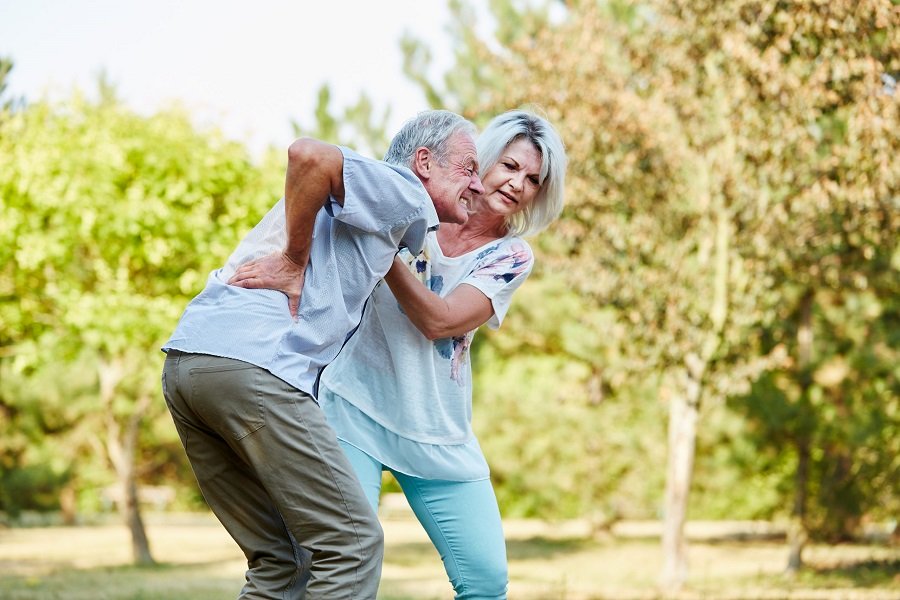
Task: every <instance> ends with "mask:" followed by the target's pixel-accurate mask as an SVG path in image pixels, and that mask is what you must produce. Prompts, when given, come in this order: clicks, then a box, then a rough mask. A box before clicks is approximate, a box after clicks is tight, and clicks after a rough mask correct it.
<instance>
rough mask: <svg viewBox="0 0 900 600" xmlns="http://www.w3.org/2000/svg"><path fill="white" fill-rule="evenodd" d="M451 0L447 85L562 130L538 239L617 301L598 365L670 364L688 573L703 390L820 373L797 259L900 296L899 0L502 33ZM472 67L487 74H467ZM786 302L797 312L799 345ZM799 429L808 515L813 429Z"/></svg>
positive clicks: (810, 299) (525, 25)
mask: <svg viewBox="0 0 900 600" xmlns="http://www.w3.org/2000/svg"><path fill="white" fill-rule="evenodd" d="M455 6H456V18H457V25H456V30H457V32H458V33H459V34H460V35H461V39H462V40H463V47H464V50H463V51H461V52H460V53H458V55H457V56H458V65H457V68H456V69H454V70H453V74H452V75H449V76H448V78H447V89H448V90H451V91H450V92H447V95H448V96H449V97H450V98H452V99H453V100H451V101H448V102H447V103H448V104H450V105H454V104H456V105H458V106H461V107H463V109H464V110H465V111H467V114H468V115H469V116H472V117H473V118H474V119H476V120H478V121H480V122H481V121H483V120H485V119H487V118H490V117H491V116H493V115H494V114H496V113H498V112H501V111H503V110H506V109H508V108H510V107H515V106H522V105H535V104H537V105H539V106H541V107H542V108H543V110H544V111H545V112H546V114H547V115H548V116H549V117H550V119H551V121H553V122H554V123H556V124H557V125H558V126H559V128H560V129H561V131H562V134H563V138H564V140H566V143H567V146H568V149H569V153H570V157H571V163H570V164H571V165H572V167H571V170H570V173H569V175H570V183H569V185H568V190H567V192H568V193H567V203H568V206H567V210H566V213H565V214H564V216H563V219H562V220H561V222H560V223H559V224H558V225H557V226H556V228H555V232H554V234H552V235H551V236H549V237H550V239H547V238H545V240H546V241H545V242H544V243H543V244H541V248H540V250H541V252H540V258H541V259H542V260H543V261H544V262H545V263H546V264H548V265H550V270H553V271H556V272H559V273H565V274H569V275H570V278H569V281H568V283H569V285H570V287H571V289H573V290H575V291H576V292H577V294H578V295H579V296H581V297H582V298H583V301H584V305H585V306H588V307H590V306H596V307H598V309H599V307H600V306H603V307H605V308H604V309H605V310H609V309H612V310H613V311H614V315H615V318H614V320H613V322H614V324H615V325H617V326H618V327H620V328H621V329H622V330H624V331H627V334H626V336H627V338H628V339H627V341H625V342H623V343H621V344H620V347H622V348H623V349H624V350H625V355H626V356H627V357H628V358H627V359H626V360H624V361H621V362H619V363H618V364H615V363H613V364H610V363H608V362H607V361H606V360H603V359H600V358H599V357H598V358H595V359H594V360H593V361H589V364H591V369H590V370H591V371H594V372H597V373H600V374H601V378H602V379H603V380H605V381H615V380H616V379H617V376H618V375H619V373H620V372H621V371H620V369H627V370H628V373H627V377H628V378H636V377H648V376H651V375H653V374H656V375H658V376H659V381H660V382H661V384H660V394H661V396H662V397H663V398H665V399H666V401H667V403H668V406H669V414H670V425H669V432H670V433H669V439H670V446H669V467H668V476H667V491H666V503H665V505H666V509H665V516H666V526H665V535H664V541H663V544H664V547H665V549H666V557H667V558H666V563H665V569H664V573H663V577H662V579H663V583H664V585H665V586H666V587H667V588H669V589H675V588H677V587H678V586H680V585H681V583H682V582H683V581H684V578H685V576H686V562H685V553H684V538H683V533H682V532H683V523H684V520H685V518H686V516H687V509H688V491H689V489H690V484H691V476H692V473H693V460H694V445H695V440H696V437H697V429H696V428H697V423H698V418H699V417H700V414H701V406H702V404H703V402H702V401H703V400H704V399H705V400H706V401H707V404H708V401H709V400H716V401H717V402H716V403H715V404H716V406H718V407H719V408H722V404H721V399H722V398H724V397H727V396H734V395H739V394H742V393H744V392H746V390H748V389H751V388H750V386H751V384H753V383H754V382H756V381H762V380H763V379H764V378H765V377H766V373H769V372H773V371H776V370H782V369H784V370H786V371H787V372H794V373H797V374H798V375H799V374H800V373H805V374H807V375H805V376H804V377H805V378H806V380H809V374H810V373H813V372H815V369H816V367H817V365H816V357H815V353H814V352H813V351H812V349H811V348H810V347H809V344H808V340H809V339H810V335H809V334H810V332H811V327H812V321H811V318H810V316H809V315H812V314H813V306H814V305H815V299H816V298H818V297H820V296H819V295H818V294H819V292H818V291H817V290H818V289H819V283H816V284H814V285H812V286H806V287H801V288H800V289H799V290H798V286H797V281H798V279H799V281H810V282H813V281H816V282H822V281H823V277H824V276H825V275H824V273H825V270H824V269H823V266H825V265H827V264H828V263H835V264H837V265H839V267H838V268H837V269H832V271H836V272H839V273H840V275H839V276H835V275H834V274H832V275H831V277H832V278H833V281H832V283H830V284H829V286H828V287H830V288H831V290H835V291H837V290H846V291H847V292H848V293H849V294H850V295H851V296H852V295H854V294H856V292H853V291H852V290H853V289H854V286H855V287H856V289H859V286H860V283H859V282H865V283H864V284H863V285H866V286H869V285H871V286H874V287H875V289H877V290H878V291H876V292H874V294H875V296H876V297H885V298H889V297H891V294H895V288H894V287H893V285H894V284H892V283H890V282H892V281H894V280H896V279H897V278H896V273H894V272H892V270H895V268H894V267H888V266H887V265H888V264H890V261H891V260H892V258H891V257H893V256H894V255H895V253H896V239H894V238H896V235H894V236H890V232H894V233H896V231H897V230H898V223H897V221H896V214H897V211H896V208H895V207H894V210H890V208H891V206H893V205H895V204H896V192H895V191H892V190H896V188H897V186H896V179H895V178H896V173H897V172H898V170H900V169H897V164H896V160H897V159H896V158H895V157H896V156H897V148H896V146H897V138H896V136H895V135H892V134H891V131H895V130H896V128H897V121H896V119H897V107H896V100H895V99H892V98H891V97H890V96H887V95H885V94H883V93H882V92H881V90H882V85H881V81H880V77H881V75H882V74H884V73H885V72H896V70H897V67H898V65H897V60H898V59H897V57H898V52H897V50H898V38H897V31H898V30H900V28H898V27H897V25H898V22H897V21H898V13H897V11H896V9H895V8H894V7H893V6H892V4H891V3H890V2H887V1H886V0H881V1H875V0H872V1H867V2H859V3H852V2H812V3H799V4H797V3H795V4H790V3H782V2H775V1H749V0H735V1H731V2H711V1H709V2H707V1H675V2H655V1H646V2H632V1H617V2H591V1H585V2H570V3H567V10H566V11H565V12H566V14H565V16H564V17H563V18H561V19H559V20H558V21H555V22H553V21H552V20H551V19H550V18H549V14H550V13H549V11H542V10H541V9H540V7H539V8H538V9H533V8H520V7H517V6H518V5H516V4H515V3H513V2H508V1H507V2H501V1H497V2H494V3H492V7H493V9H494V12H495V14H498V15H500V14H502V15H503V18H498V19H497V20H498V23H502V24H503V26H502V27H501V28H500V29H499V30H498V31H499V33H498V35H497V36H496V39H494V40H490V41H485V40H480V39H478V38H477V37H475V36H474V35H473V34H471V32H472V31H474V30H475V28H474V21H473V19H472V18H471V16H470V13H469V12H467V10H466V9H465V8H464V7H463V6H462V5H459V4H457V5H455ZM548 6H549V5H548ZM554 6H558V5H554ZM511 13H515V14H517V15H519V16H518V17H514V18H511V17H510V16H509V15H510V14H511ZM534 23H539V24H540V26H538V27H535V26H533V24H534ZM508 24H511V25H512V26H511V27H510V26H508ZM420 56H421V54H420ZM411 64H414V65H417V66H416V68H417V69H418V71H417V73H418V75H417V76H418V77H420V78H423V77H424V76H423V75H422V73H423V72H424V66H423V65H422V64H421V62H419V63H411ZM461 79H463V80H466V81H471V82H474V83H475V85H474V86H469V85H463V86H460V87H459V89H460V90H461V92H460V93H459V94H454V93H453V90H455V89H456V88H455V87H454V86H453V85H452V83H453V82H458V81H460V80H461ZM436 89H437V86H436V85H433V84H430V85H429V87H428V91H429V93H430V94H431V95H435V96H436V95H437V92H436V91H435V90H436ZM454 101H455V102H454ZM864 149H865V150H864ZM835 241H837V242H838V243H835ZM845 265H846V266H848V267H850V268H847V269H844V268H843V267H844V266H845ZM850 265H852V267H851V266H850ZM854 281H855V282H857V283H854ZM810 293H811V294H812V295H811V294H810ZM785 311H787V313H788V315H790V314H793V315H797V318H796V319H793V322H798V320H799V323H800V324H801V325H800V326H798V327H797V328H796V332H797V336H798V338H797V339H798V340H799V341H798V343H796V344H794V343H789V340H788V339H787V338H786V337H785V335H784V329H783V328H781V323H783V322H784V321H783V320H782V319H783V317H784V316H785ZM891 318H892V319H893V317H891ZM579 320H580V319H579ZM585 321H586V322H590V319H585ZM787 321H788V322H791V321H792V320H791V319H787ZM616 329H617V328H616V327H613V328H612V330H613V331H615V330H616ZM876 330H878V331H882V329H881V328H876V329H871V331H873V332H874V331H876ZM779 331H781V333H779ZM822 333H824V334H825V336H827V337H831V338H834V339H835V341H836V342H839V343H840V338H838V337H837V336H835V333H837V332H835V331H828V332H822ZM888 339H890V335H888ZM801 342H802V343H801ZM843 342H844V343H846V344H848V345H850V346H851V347H859V344H865V342H863V341H862V339H861V338H857V339H856V340H843ZM888 347H890V345H889V344H888ZM892 356H893V354H892V352H886V353H885V358H886V359H889V358H890V357H892ZM885 364H887V363H885ZM855 381H856V382H858V383H860V384H862V385H863V387H864V388H867V389H869V390H870V391H869V392H863V393H862V394H861V395H860V397H867V398H878V399H879V402H881V403H884V402H885V401H886V399H889V398H890V393H880V394H879V393H876V394H874V395H873V394H872V393H871V392H873V391H875V389H877V388H878V385H887V386H888V389H891V388H892V386H894V385H895V384H894V383H893V381H894V379H892V378H891V377H888V379H887V380H885V379H882V383H881V384H875V385H874V386H873V388H868V386H867V384H866V382H865V380H864V379H863V378H856V379H855ZM586 383H587V379H585V384H586ZM585 387H586V385H585ZM612 391H613V392H614V393H615V392H616V391H621V388H620V389H619V390H616V389H613V390H612ZM810 391H812V388H807V389H806V391H801V397H807V398H811V396H809V392H810ZM582 393H584V394H587V393H588V389H584V390H583V392H582ZM845 399H846V397H845ZM823 408H825V407H824V406H823V405H822V404H821V403H813V402H809V401H805V402H804V403H803V405H802V406H799V407H798V414H800V415H805V417H803V418H804V419H805V420H806V421H807V422H808V421H809V420H810V418H812V417H813V416H815V415H816V414H817V413H818V412H819V411H821V410H822V409H823ZM880 414H884V415H889V414H891V409H890V407H889V406H885V405H884V404H882V411H881V413H880ZM887 422H890V420H888V421H887ZM791 437H792V441H793V442H795V443H796V448H797V457H798V458H797V460H798V462H797V469H796V474H797V480H796V484H795V486H794V490H795V498H796V501H795V503H794V504H795V506H796V507H797V508H796V509H795V511H794V512H795V513H796V514H797V515H798V518H799V521H800V522H801V525H800V529H801V530H803V529H806V528H808V527H809V526H810V523H809V522H808V521H806V520H804V519H803V517H802V516H801V515H802V513H803V508H802V505H803V504H804V500H803V498H804V491H803V490H804V489H805V486H806V485H807V483H805V482H806V481H807V477H808V475H807V474H808V473H809V469H808V468H807V466H805V462H804V461H805V460H806V459H805V458H804V456H806V455H807V454H808V449H809V443H810V441H811V440H810V439H809V437H808V436H804V435H803V430H802V429H795V430H793V432H792V436H791ZM875 439H877V438H875ZM804 448H805V449H806V450H804ZM844 462H845V463H846V462H847V461H844ZM882 466H883V462H882ZM844 470H846V467H845V468H844ZM886 489H887V488H886V487H884V486H882V488H881V491H880V492H875V491H874V490H871V491H870V493H873V494H875V495H878V494H882V493H884V491H885V490H886ZM887 491H888V493H890V490H887ZM823 500H825V498H823ZM832 500H834V498H833V499H832ZM794 539H795V541H794V542H793V543H794V545H795V547H797V546H798V544H797V542H796V540H797V539H799V538H797V537H796V536H795V538H794ZM795 554H798V553H797V552H796V551H795Z"/></svg>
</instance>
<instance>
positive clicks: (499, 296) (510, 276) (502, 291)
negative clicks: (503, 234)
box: [460, 238, 534, 329]
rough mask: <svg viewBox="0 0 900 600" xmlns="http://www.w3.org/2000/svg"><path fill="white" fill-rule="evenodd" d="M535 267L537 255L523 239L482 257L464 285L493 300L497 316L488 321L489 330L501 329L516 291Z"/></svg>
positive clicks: (500, 245)
mask: <svg viewBox="0 0 900 600" xmlns="http://www.w3.org/2000/svg"><path fill="white" fill-rule="evenodd" d="M533 267H534V254H533V253H532V251H531V247H530V246H529V245H528V243H527V242H525V240H523V239H521V238H510V239H508V240H503V241H501V243H499V244H497V245H495V246H491V247H490V248H487V249H486V250H484V251H483V252H482V253H481V254H480V255H479V256H478V258H477V259H476V263H475V266H474V268H473V269H472V272H471V273H470V274H469V275H468V276H467V277H466V278H465V279H463V280H462V281H461V282H460V283H465V284H468V285H471V286H473V287H475V288H477V289H478V290H480V291H481V292H482V293H483V294H484V295H485V296H487V297H488V299H490V301H491V305H492V306H493V307H494V315H493V316H492V317H491V318H490V319H489V320H488V322H487V325H488V327H490V328H491V329H497V328H498V327H500V324H501V323H502V322H503V318H504V317H505V316H506V311H507V310H509V305H510V303H511V302H512V295H513V292H515V291H516V290H517V289H519V286H520V285H522V283H523V282H524V281H525V280H526V279H527V278H528V276H529V275H530V274H531V270H532V268H533Z"/></svg>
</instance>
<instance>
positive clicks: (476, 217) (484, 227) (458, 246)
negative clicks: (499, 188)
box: [437, 213, 506, 257]
mask: <svg viewBox="0 0 900 600" xmlns="http://www.w3.org/2000/svg"><path fill="white" fill-rule="evenodd" d="M504 235H506V223H505V222H504V220H503V218H502V217H500V218H497V217H493V218H485V216H483V215H482V214H479V213H472V214H470V215H469V220H468V221H466V223H465V224H464V225H456V224H455V223H441V226H440V228H439V229H438V232H437V239H438V244H439V245H440V246H441V252H443V253H444V256H450V257H456V256H462V255H463V254H466V253H467V252H471V251H472V250H474V249H476V248H480V247H481V246H484V245H485V244H487V243H490V242H493V241H494V240H497V239H500V238H502V237H503V236H504Z"/></svg>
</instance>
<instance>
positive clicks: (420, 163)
mask: <svg viewBox="0 0 900 600" xmlns="http://www.w3.org/2000/svg"><path fill="white" fill-rule="evenodd" d="M433 158H434V156H433V155H432V154H431V150H429V149H428V148H426V147H424V146H421V147H419V148H416V155H415V157H414V158H413V170H414V171H415V173H416V175H418V176H419V179H428V178H430V177H431V161H432V159H433Z"/></svg>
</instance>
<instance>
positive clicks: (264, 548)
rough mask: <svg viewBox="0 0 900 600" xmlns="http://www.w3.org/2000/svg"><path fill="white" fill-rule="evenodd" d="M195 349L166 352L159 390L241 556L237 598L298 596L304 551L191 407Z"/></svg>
mask: <svg viewBox="0 0 900 600" xmlns="http://www.w3.org/2000/svg"><path fill="white" fill-rule="evenodd" d="M209 359H212V360H217V359H215V358H214V357H207V356H205V355H199V354H182V353H180V352H176V351H173V352H170V353H169V356H168V357H167V358H166V364H165V368H164V370H163V393H164V395H165V398H166V403H167V405H168V407H169V411H170V412H171V413H172V418H173V420H174V421H175V427H176V429H177V430H178V434H179V436H180V437H181V442H182V444H183V445H184V448H185V452H186V453H187V455H188V459H189V460H190V462H191V467H192V468H193V470H194V474H195V476H196V478H197V481H198V483H199V485H200V491H201V492H202V493H203V497H204V498H205V499H206V501H207V503H208V504H209V506H210V508H211V509H212V511H213V513H214V514H215V515H216V517H217V518H218V519H219V521H220V522H221V523H222V525H223V526H224V527H225V529H226V530H227V531H228V533H229V534H230V535H231V537H232V538H233V539H234V540H235V542H237V544H238V545H239V546H240V547H241V550H243V552H244V555H245V556H246V558H247V566H248V570H247V572H246V580H247V583H246V585H245V586H244V589H243V590H242V592H241V597H242V598H254V599H255V598H259V599H264V598H265V599H268V598H278V599H286V598H297V599H301V598H303V597H304V592H305V587H306V580H307V578H308V576H309V570H308V567H309V558H308V554H305V553H303V551H302V549H301V548H300V547H299V545H297V544H296V543H295V542H293V540H292V539H291V535H290V533H289V532H288V530H287V528H286V527H285V524H284V521H283V520H282V519H281V515H279V514H278V511H277V510H275V507H274V505H273V504H272V502H271V500H270V499H269V496H268V494H267V493H266V491H265V489H263V487H262V484H261V483H260V481H259V480H258V479H257V477H256V476H255V475H254V473H253V472H252V470H251V469H250V468H249V467H248V465H247V464H246V463H245V462H244V461H243V460H242V459H241V458H240V457H239V456H238V454H237V453H236V452H235V451H234V450H233V449H232V448H231V447H230V446H229V445H228V444H227V443H226V442H225V440H224V439H223V438H222V436H220V435H219V434H218V433H217V432H216V431H215V430H213V429H212V428H210V427H209V426H208V425H207V424H206V423H205V422H204V420H203V419H202V418H201V416H200V415H198V414H197V413H195V412H194V410H193V408H192V407H191V403H192V400H197V398H196V396H199V394H200V393H202V390H197V392H198V393H197V394H195V390H194V389H192V385H191V380H190V379H191V378H190V370H191V368H192V367H196V366H199V367H201V368H204V367H206V366H208V363H209V362H210V361H209Z"/></svg>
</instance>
